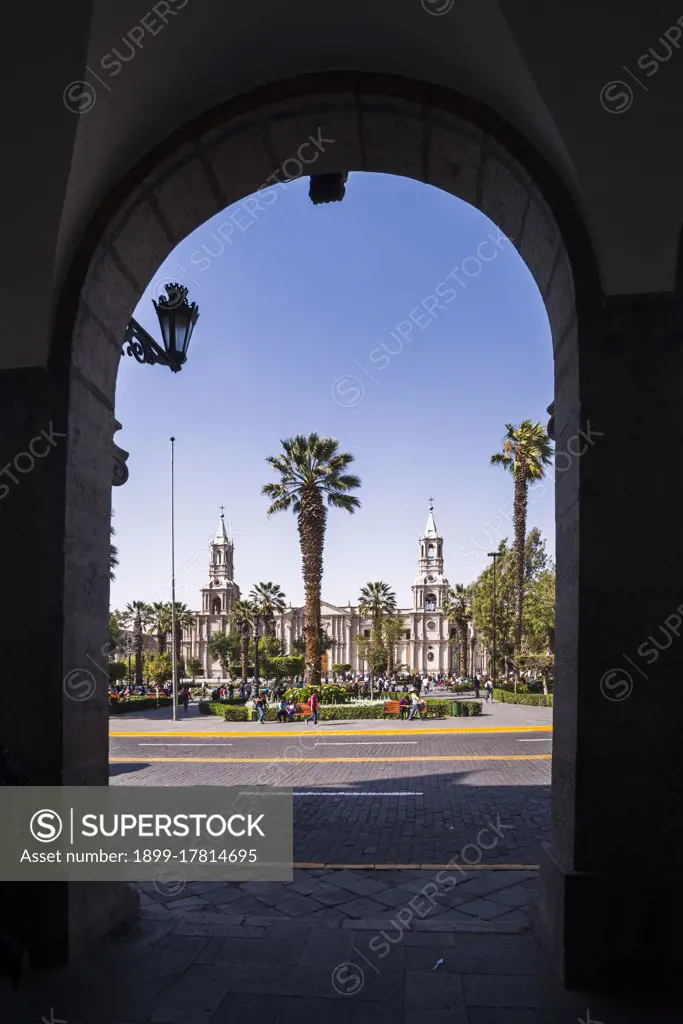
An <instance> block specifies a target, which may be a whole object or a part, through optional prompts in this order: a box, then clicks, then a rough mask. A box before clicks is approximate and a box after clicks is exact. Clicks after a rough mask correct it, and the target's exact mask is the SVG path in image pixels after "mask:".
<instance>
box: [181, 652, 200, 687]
mask: <svg viewBox="0 0 683 1024" xmlns="http://www.w3.org/2000/svg"><path fill="white" fill-rule="evenodd" d="M185 667H186V669H187V674H188V675H189V676H190V678H191V679H192V685H193V686H194V681H195V679H196V678H197V676H201V675H203V673H204V666H203V665H202V663H201V661H200V660H199V658H188V659H187V665H186V666H185Z"/></svg>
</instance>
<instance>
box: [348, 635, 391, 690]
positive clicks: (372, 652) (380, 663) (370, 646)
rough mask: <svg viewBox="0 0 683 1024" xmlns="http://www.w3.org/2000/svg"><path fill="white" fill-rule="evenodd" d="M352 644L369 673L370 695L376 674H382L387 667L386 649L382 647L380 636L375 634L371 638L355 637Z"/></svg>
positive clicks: (382, 642) (382, 641)
mask: <svg viewBox="0 0 683 1024" xmlns="http://www.w3.org/2000/svg"><path fill="white" fill-rule="evenodd" d="M354 642H355V644H356V646H357V648H358V656H359V657H360V658H362V659H363V661H364V662H365V663H366V664H367V666H368V672H369V673H370V692H371V693H372V685H373V682H374V678H375V675H376V673H377V672H383V671H384V670H385V669H386V667H387V661H388V657H387V649H386V647H385V646H384V640H383V638H382V634H381V633H380V634H379V635H377V634H375V635H374V636H373V634H372V633H370V636H357V637H355V638H354Z"/></svg>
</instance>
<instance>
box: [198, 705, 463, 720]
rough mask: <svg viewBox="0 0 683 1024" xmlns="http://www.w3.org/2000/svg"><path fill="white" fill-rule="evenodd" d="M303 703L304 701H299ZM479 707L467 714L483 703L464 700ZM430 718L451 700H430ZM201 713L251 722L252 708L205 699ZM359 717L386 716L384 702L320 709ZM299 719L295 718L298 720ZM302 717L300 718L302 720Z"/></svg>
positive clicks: (442, 713)
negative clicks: (232, 705) (231, 705)
mask: <svg viewBox="0 0 683 1024" xmlns="http://www.w3.org/2000/svg"><path fill="white" fill-rule="evenodd" d="M299 703H303V701H299ZM465 704H466V705H467V706H468V707H469V706H473V707H474V708H476V709H478V710H475V711H468V712H465V713H466V714H473V715H477V714H481V705H480V704H479V703H478V702H477V701H463V706H464V705H465ZM428 712H429V717H430V718H448V717H449V716H450V713H451V702H450V701H447V700H430V701H429V704H428ZM199 713H200V714H201V715H219V716H220V717H222V718H223V720H224V721H226V722H250V721H251V708H245V707H230V706H226V705H225V704H220V703H218V702H216V701H203V702H202V703H201V704H200V705H199ZM358 718H379V719H382V718H384V706H383V705H382V704H344V705H339V704H337V705H334V704H332V705H330V704H328V705H325V706H324V707H320V708H319V709H318V720H319V721H321V722H343V721H344V720H348V719H358ZM296 720H297V719H295V721H296ZM301 720H302V719H299V721H301ZM266 722H277V707H275V706H271V707H269V708H268V710H267V711H266Z"/></svg>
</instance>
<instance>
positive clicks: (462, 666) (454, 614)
mask: <svg viewBox="0 0 683 1024" xmlns="http://www.w3.org/2000/svg"><path fill="white" fill-rule="evenodd" d="M444 614H445V616H446V618H447V619H448V621H449V622H453V623H455V625H456V628H457V630H458V653H459V658H458V675H459V676H460V678H461V679H462V678H463V677H464V676H466V675H467V646H468V643H467V642H468V635H467V623H468V622H469V620H470V619H471V618H472V611H471V609H470V600H469V592H468V590H467V587H465V586H463V584H462V583H456V584H455V586H454V587H453V588H452V589H451V590H449V591H448V594H447V595H446V601H445V602H444Z"/></svg>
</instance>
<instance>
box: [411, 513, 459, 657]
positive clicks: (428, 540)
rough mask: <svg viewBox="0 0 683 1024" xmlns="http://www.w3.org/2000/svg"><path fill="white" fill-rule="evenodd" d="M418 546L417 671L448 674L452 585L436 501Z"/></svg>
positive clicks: (415, 596)
mask: <svg viewBox="0 0 683 1024" xmlns="http://www.w3.org/2000/svg"><path fill="white" fill-rule="evenodd" d="M418 543H419V545H420V548H419V558H418V569H417V577H416V579H415V583H414V584H413V612H412V621H413V635H412V641H413V642H412V645H411V646H412V653H413V668H414V669H417V670H418V671H421V672H429V673H436V672H440V671H447V670H448V668H449V658H448V647H447V645H448V622H447V621H446V617H445V616H444V614H443V608H444V605H445V603H446V598H447V596H448V591H449V589H450V584H449V582H448V580H447V579H446V577H445V576H444V572H443V537H442V536H441V534H440V533H439V531H438V530H437V528H436V523H435V521H434V505H433V499H432V498H430V499H429V516H428V517H427V525H426V526H425V529H424V532H423V534H422V536H421V537H420V540H419V542H418Z"/></svg>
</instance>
